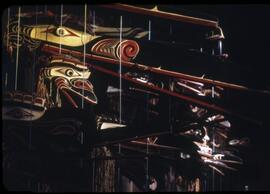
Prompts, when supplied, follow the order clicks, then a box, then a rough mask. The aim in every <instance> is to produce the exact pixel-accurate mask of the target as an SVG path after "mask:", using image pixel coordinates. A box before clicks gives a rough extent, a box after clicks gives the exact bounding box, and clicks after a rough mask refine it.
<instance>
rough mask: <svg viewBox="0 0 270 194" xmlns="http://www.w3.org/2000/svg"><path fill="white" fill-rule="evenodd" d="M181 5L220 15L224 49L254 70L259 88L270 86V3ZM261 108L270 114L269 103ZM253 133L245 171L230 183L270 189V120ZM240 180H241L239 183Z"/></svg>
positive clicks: (197, 10)
mask: <svg viewBox="0 0 270 194" xmlns="http://www.w3.org/2000/svg"><path fill="white" fill-rule="evenodd" d="M178 7H179V8H180V9H188V10H193V11H196V12H202V13H207V14H210V15H213V16H216V17H217V18H218V19H219V24H220V26H221V27H222V29H223V33H224V36H225V41H224V52H225V53H228V54H229V58H230V60H232V61H233V62H235V64H236V65H239V66H241V67H243V68H245V69H246V70H247V71H250V72H252V74H253V76H252V77H250V81H251V82H253V83H254V85H255V86H257V87H258V88H259V87H260V86H261V85H264V87H263V88H267V90H270V75H269V65H270V63H269V54H270V36H269V35H270V26H269V24H270V22H269V19H270V5H257V4H250V5H244V4H243V5H241V4H240V5H237V4H231V5H228V4H226V5H211V4H209V5H178ZM239 76H241V75H239ZM269 101H270V99H269ZM254 103H256V101H254ZM246 106H248V104H247V105H246ZM260 110H261V112H258V114H266V115H270V113H269V104H266V105H265V106H264V107H260ZM268 117H269V116H268ZM269 118H270V117H269ZM243 133H245V129H243ZM251 133H252V134H251V138H252V139H251V147H250V148H249V149H248V150H247V151H248V152H247V159H248V161H246V162H245V166H244V167H243V169H241V171H242V172H241V175H239V176H235V177H234V178H233V177H232V179H231V180H230V181H229V182H230V184H231V185H229V186H228V187H229V188H232V190H234V189H237V190H238V189H240V190H244V185H248V186H249V190H270V184H269V173H270V167H269V165H270V156H269V148H270V141H269V135H270V127H269V124H267V125H265V127H263V128H254V131H253V132H251ZM228 184H229V183H228ZM236 184H239V187H238V186H236ZM234 185H235V186H234ZM241 186H242V188H241ZM237 187H238V188H237Z"/></svg>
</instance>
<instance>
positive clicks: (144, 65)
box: [2, 4, 270, 191]
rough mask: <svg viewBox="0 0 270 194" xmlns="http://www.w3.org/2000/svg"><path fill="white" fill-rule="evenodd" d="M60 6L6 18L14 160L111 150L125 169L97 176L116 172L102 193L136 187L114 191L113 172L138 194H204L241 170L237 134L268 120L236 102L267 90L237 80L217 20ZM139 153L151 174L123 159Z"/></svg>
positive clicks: (114, 7) (8, 137)
mask: <svg viewBox="0 0 270 194" xmlns="http://www.w3.org/2000/svg"><path fill="white" fill-rule="evenodd" d="M56 7H57V6H56ZM56 7H54V6H21V7H11V8H8V9H7V11H6V12H7V13H6V15H5V16H4V17H5V18H6V20H5V22H6V26H4V28H3V35H2V36H3V40H4V47H3V49H4V52H3V59H4V60H3V75H5V82H2V86H3V91H4V98H3V108H2V113H3V117H2V119H3V121H4V128H3V130H4V133H3V134H4V139H3V141H4V144H5V145H6V146H7V148H8V149H7V151H6V153H7V155H8V154H9V152H10V151H9V150H12V149H22V150H23V149H25V150H29V149H30V150H32V149H33V150H35V151H40V150H43V151H44V150H46V151H48V150H49V151H50V152H51V153H54V152H57V153H70V152H72V153H74V152H78V153H81V152H84V153H90V152H91V149H99V147H100V146H106V147H105V148H106V151H104V153H105V157H111V160H114V161H115V162H116V163H117V166H118V168H119V169H120V170H119V171H117V170H115V171H114V170H112V169H114V168H115V165H112V163H109V162H108V163H106V162H104V165H103V167H99V168H100V169H99V170H100V171H104V172H105V171H108V172H109V171H110V173H109V174H110V175H108V176H107V177H103V178H104V179H103V180H104V182H103V184H102V183H101V182H102V181H100V180H101V178H100V177H99V178H97V179H96V178H95V176H99V175H95V176H93V177H92V179H91V180H96V181H97V182H98V181H100V182H98V183H97V182H96V183H94V182H95V181H94V182H93V183H92V188H95V189H92V190H93V191H94V190H96V191H114V190H125V189H124V188H126V190H127V188H129V189H130V188H131V186H130V185H129V184H127V181H124V182H122V184H116V182H117V180H115V179H114V178H113V177H114V173H116V171H117V172H118V174H117V175H118V177H121V176H122V178H123V177H125V178H127V179H128V180H131V181H133V182H134V184H135V185H136V188H137V190H138V191H139V190H140V191H141V190H146V191H152V190H153V191H157V190H158V191H161V190H168V191H173V190H175V191H181V190H182V191H183V190H187V191H201V190H203V189H202V188H203V187H202V186H201V184H202V182H203V181H202V180H203V179H204V178H205V177H204V172H209V169H211V170H212V171H213V172H215V173H217V174H218V175H219V176H226V172H227V171H230V170H232V171H237V169H238V165H241V164H243V159H242V158H241V157H240V156H238V150H237V149H235V147H237V146H246V145H248V142H249V137H246V136H245V132H244V131H243V132H242V133H237V131H238V130H239V127H240V128H241V127H242V126H244V127H246V126H247V125H246V124H247V123H248V125H249V124H250V126H260V125H261V124H262V121H261V120H260V119H261V118H258V117H256V115H254V114H252V111H248V112H247V107H245V106H244V105H240V104H239V106H235V105H236V104H238V103H239V99H241V98H242V97H247V98H248V99H253V97H254V96H256V97H257V96H260V98H269V95H270V92H269V91H265V90H258V89H253V88H250V87H248V86H247V85H245V82H244V81H245V80H239V78H238V77H237V76H234V75H237V73H239V70H237V69H236V68H235V67H234V66H233V65H232V63H231V62H229V61H228V59H227V57H228V55H227V54H225V53H223V51H222V42H223V41H224V39H225V37H224V34H223V31H222V29H221V27H220V26H219V25H218V22H217V20H216V19H212V18H211V19H210V18H200V17H195V16H191V15H185V14H182V13H181V10H178V11H175V10H173V9H170V8H169V6H168V7H166V6H152V7H151V6H133V5H124V4H106V5H95V6H88V5H81V6H79V5H78V6H76V9H73V8H71V7H70V6H66V5H61V6H59V9H58V10H57V9H56ZM77 8H78V9H77ZM240 71H242V70H240ZM14 85H15V87H14ZM249 108H253V107H249ZM255 108H256V107H254V109H255ZM236 122H237V124H236ZM238 123H244V124H243V125H241V124H238ZM30 129H31V130H30ZM235 131H236V133H235ZM29 134H30V135H29ZM233 134H238V135H237V137H236V136H234V135H233ZM15 141H16V142H15ZM29 142H30V143H29ZM9 147H10V148H9ZM14 147H15V148H14ZM103 148H104V147H103ZM120 148H121V149H120ZM117 149H118V151H117ZM40 154H42V153H40ZM134 154H135V155H136V156H137V155H140V156H141V157H142V158H144V157H147V161H146V163H145V165H144V162H145V161H144V159H143V161H138V162H135V163H137V164H136V165H135V164H133V163H134V161H135V160H138V159H134V161H132V160H133V159H132V157H131V159H130V158H129V159H123V158H125V157H129V156H130V155H134ZM240 155H241V154H240ZM121 156H123V157H122V158H121ZM98 157H99V156H95V157H94V160H96V159H98ZM104 160H105V159H104ZM95 164H96V165H97V166H98V163H97V161H96V163H95ZM100 164H101V163H100ZM102 164H103V163H102ZM150 164H151V165H150ZM106 165H107V166H106ZM134 165H135V166H136V167H134ZM105 166H106V167H105ZM128 166H130V167H128ZM161 166H162V168H164V170H161V171H160V170H159V168H161ZM183 166H185V167H183ZM186 166H190V167H188V168H187V169H184V168H186ZM109 168H110V169H109ZM167 169H170V172H169V174H166V173H168V170H167ZM172 169H173V170H172ZM191 169H192V170H191ZM94 172H96V170H93V173H94ZM172 172H174V173H175V175H174V176H172ZM145 173H146V176H145ZM178 175H179V176H178ZM40 176H42V175H40ZM100 176H101V175H100ZM177 176H178V178H176V177H177ZM182 176H183V177H184V179H185V181H187V184H188V185H189V186H188V187H187V186H184V185H187V184H184V183H183V180H182V179H183V177H182ZM150 177H151V178H150ZM164 177H165V178H164ZM166 177H167V178H166ZM170 177H174V178H173V180H174V181H172V179H171V178H170ZM105 180H106V181H107V182H106V181H105ZM177 180H178V181H177ZM180 180H181V181H180ZM179 181H180V182H179ZM105 182H106V185H105ZM112 182H113V183H114V184H112ZM118 183H119V182H118ZM115 184H116V185H117V186H113V185H115ZM51 185H52V184H51ZM97 185H98V186H97ZM108 185H110V186H108ZM171 185H175V186H174V187H172V186H171ZM51 187H52V186H51ZM121 188H122V189H121ZM132 188H133V187H132ZM173 188H174V189H173ZM51 189H52V188H51ZM30 190H31V189H30ZM52 190H53V189H52ZM55 190H57V189H55ZM135 190H136V189H133V190H132V189H131V191H135Z"/></svg>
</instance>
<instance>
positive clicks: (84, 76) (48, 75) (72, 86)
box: [37, 58, 97, 108]
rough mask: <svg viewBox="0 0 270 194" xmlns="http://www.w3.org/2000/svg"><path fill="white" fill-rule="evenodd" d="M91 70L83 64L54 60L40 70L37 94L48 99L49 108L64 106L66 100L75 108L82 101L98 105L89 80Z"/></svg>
mask: <svg viewBox="0 0 270 194" xmlns="http://www.w3.org/2000/svg"><path fill="white" fill-rule="evenodd" d="M90 74H91V73H90V71H89V69H88V68H87V67H86V66H84V65H82V64H81V63H76V62H70V61H68V60H65V59H61V58H59V59H53V60H51V61H50V64H49V65H48V66H46V67H44V68H42V69H41V70H40V75H39V83H38V88H37V93H38V94H39V95H40V96H42V97H44V98H46V99H47V101H48V103H49V106H57V107H61V106H62V100H63V99H64V98H65V100H66V101H67V102H69V103H70V104H71V105H72V106H74V107H75V108H78V107H79V106H80V105H81V104H82V101H85V102H86V103H91V104H97V97H96V95H95V93H94V90H93V85H92V84H91V83H90V81H89V80H88V78H89V76H90Z"/></svg>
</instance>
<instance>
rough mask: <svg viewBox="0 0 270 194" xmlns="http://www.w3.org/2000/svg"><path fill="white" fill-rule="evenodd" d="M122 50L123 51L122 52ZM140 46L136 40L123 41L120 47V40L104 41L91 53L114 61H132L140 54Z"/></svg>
mask: <svg viewBox="0 0 270 194" xmlns="http://www.w3.org/2000/svg"><path fill="white" fill-rule="evenodd" d="M120 48H121V51H120ZM139 50H140V48H139V45H138V43H137V42H136V41H134V40H122V42H121V45H120V40H119V39H103V40H100V41H99V42H97V43H96V44H95V45H94V46H93V47H92V48H91V51H92V52H93V53H95V54H99V55H102V56H106V57H110V58H113V59H120V56H121V59H122V60H123V61H130V60H132V59H134V58H135V57H136V56H137V54H138V53H139Z"/></svg>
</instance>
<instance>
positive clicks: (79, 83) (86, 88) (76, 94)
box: [55, 77, 97, 108]
mask: <svg viewBox="0 0 270 194" xmlns="http://www.w3.org/2000/svg"><path fill="white" fill-rule="evenodd" d="M55 84H56V87H57V90H58V91H59V93H60V95H62V96H64V97H65V98H66V100H67V101H68V102H69V103H70V104H71V105H72V106H74V107H75V108H78V107H79V106H80V105H81V104H82V103H84V102H85V103H90V104H97V97H96V95H95V93H94V91H93V85H92V84H91V83H90V82H89V81H88V80H83V79H73V80H70V82H69V81H68V80H67V79H65V78H63V77H57V78H56V79H55Z"/></svg>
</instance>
